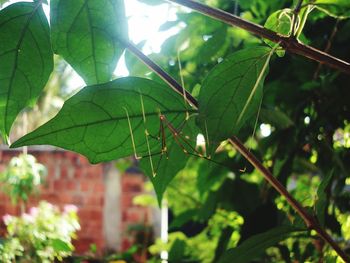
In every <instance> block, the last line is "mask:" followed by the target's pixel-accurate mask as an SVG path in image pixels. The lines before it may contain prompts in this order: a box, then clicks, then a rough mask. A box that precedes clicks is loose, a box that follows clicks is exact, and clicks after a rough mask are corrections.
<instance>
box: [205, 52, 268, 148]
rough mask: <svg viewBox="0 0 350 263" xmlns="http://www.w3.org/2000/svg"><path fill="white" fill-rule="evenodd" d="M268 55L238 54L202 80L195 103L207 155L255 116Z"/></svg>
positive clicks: (261, 92)
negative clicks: (196, 102) (197, 108)
mask: <svg viewBox="0 0 350 263" xmlns="http://www.w3.org/2000/svg"><path fill="white" fill-rule="evenodd" d="M270 52H271V49H270V48H268V47H254V48H247V49H244V50H240V51H238V52H236V53H234V54H233V55H231V56H229V57H228V58H227V59H225V60H224V61H223V62H221V63H220V64H218V65H217V66H216V67H215V68H214V69H213V70H212V71H211V72H210V73H209V74H208V76H207V78H206V79H205V80H204V82H203V85H202V88H201V91H200V94H199V99H198V103H199V116H198V124H199V126H200V128H201V129H202V131H203V134H204V135H205V137H208V138H209V142H207V143H208V144H209V145H208V149H209V152H210V153H213V151H214V150H215V149H216V147H217V146H218V144H219V142H220V141H222V140H225V139H227V138H229V137H230V136H232V135H233V134H235V133H237V132H238V131H239V129H240V128H241V127H242V126H243V125H244V123H245V122H246V121H248V120H249V119H250V118H252V117H253V116H256V114H257V111H258V108H259V105H260V102H261V99H262V95H263V82H264V79H265V77H266V75H267V71H268V70H267V69H266V70H263V69H264V65H265V63H266V62H267V60H268V59H269V55H270ZM261 74H262V75H261ZM259 75H261V78H260V79H259Z"/></svg>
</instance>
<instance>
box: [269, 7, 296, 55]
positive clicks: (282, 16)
mask: <svg viewBox="0 0 350 263" xmlns="http://www.w3.org/2000/svg"><path fill="white" fill-rule="evenodd" d="M264 27H266V28H267V29H270V30H272V31H275V32H277V33H279V34H281V35H284V36H289V35H290V33H291V32H292V10H291V9H283V10H278V11H276V12H274V13H272V14H271V15H270V16H269V17H268V18H267V20H266V22H265V25H264ZM265 42H266V43H267V44H268V45H269V46H271V47H274V46H276V45H277V44H276V43H274V42H272V41H269V40H265ZM276 53H277V55H278V56H280V57H283V56H284V54H285V51H284V50H283V49H278V50H277V52H276Z"/></svg>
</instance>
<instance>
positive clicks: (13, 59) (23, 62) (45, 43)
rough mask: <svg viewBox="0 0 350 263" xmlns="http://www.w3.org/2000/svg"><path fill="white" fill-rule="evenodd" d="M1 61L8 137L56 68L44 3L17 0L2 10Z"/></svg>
mask: <svg viewBox="0 0 350 263" xmlns="http://www.w3.org/2000/svg"><path fill="white" fill-rule="evenodd" d="M0 61H1V63H0V87H1V90H0V120H1V121H0V133H1V134H2V136H4V137H5V138H7V136H8V135H9V132H10V129H11V126H12V123H13V122H14V120H15V118H16V116H17V114H18V113H19V112H20V111H21V110H22V109H23V108H25V107H26V106H28V105H30V104H31V103H33V101H34V100H36V99H37V98H38V96H39V94H40V92H41V91H42V89H43V88H44V86H45V84H46V82H47V80H48V78H49V76H50V73H51V71H52V68H53V54H52V51H51V43H50V31H49V25H48V22H47V19H46V17H45V14H44V12H43V9H42V7H41V4H40V3H16V4H13V5H10V6H8V7H7V8H5V9H3V10H1V11H0Z"/></svg>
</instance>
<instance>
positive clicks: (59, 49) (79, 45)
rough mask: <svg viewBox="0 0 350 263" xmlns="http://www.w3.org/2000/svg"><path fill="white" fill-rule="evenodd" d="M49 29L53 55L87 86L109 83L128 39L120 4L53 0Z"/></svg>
mask: <svg viewBox="0 0 350 263" xmlns="http://www.w3.org/2000/svg"><path fill="white" fill-rule="evenodd" d="M50 4H51V28H52V42H53V47H54V51H55V53H57V54H59V55H62V56H63V57H64V59H65V60H67V62H68V63H69V64H71V65H72V67H73V68H74V69H75V70H76V71H77V72H78V73H79V75H81V76H82V78H83V79H84V80H85V82H86V83H87V84H88V85H91V84H98V83H103V82H106V81H109V80H110V79H111V77H112V75H113V72H114V70H115V68H116V65H117V62H118V60H119V58H120V56H121V54H122V53H123V51H124V48H123V47H122V45H121V44H120V43H119V42H118V38H127V21H126V18H125V14H124V1H123V0H115V1H109V0H100V1H94V0H74V1H71V0H52V1H51V2H50Z"/></svg>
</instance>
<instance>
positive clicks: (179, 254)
mask: <svg viewBox="0 0 350 263" xmlns="http://www.w3.org/2000/svg"><path fill="white" fill-rule="evenodd" d="M185 248H186V243H185V241H183V240H180V239H176V240H175V242H174V244H173V245H172V247H171V249H170V251H169V262H174V263H176V262H181V260H182V259H183V258H184V256H185Z"/></svg>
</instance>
